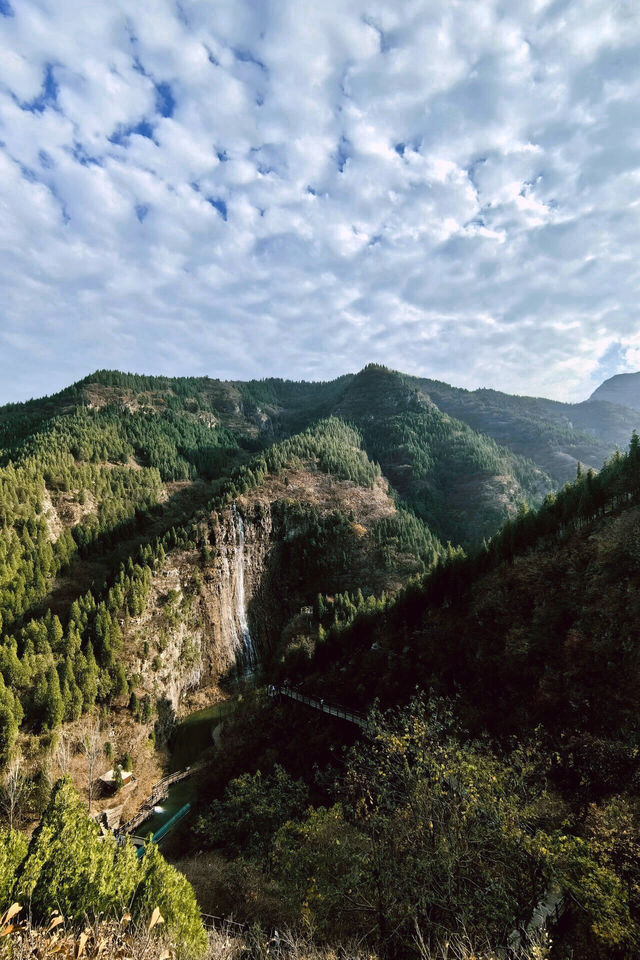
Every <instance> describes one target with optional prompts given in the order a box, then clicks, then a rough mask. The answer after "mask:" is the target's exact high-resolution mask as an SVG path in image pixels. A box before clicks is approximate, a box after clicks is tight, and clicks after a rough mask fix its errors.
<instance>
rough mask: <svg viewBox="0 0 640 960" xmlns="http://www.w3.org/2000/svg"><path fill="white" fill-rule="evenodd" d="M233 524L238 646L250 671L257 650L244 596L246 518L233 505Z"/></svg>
mask: <svg viewBox="0 0 640 960" xmlns="http://www.w3.org/2000/svg"><path fill="white" fill-rule="evenodd" d="M233 526H234V530H235V541H236V542H235V548H234V553H235V561H236V562H235V568H236V622H237V624H238V626H239V627H240V636H238V634H237V631H236V639H237V644H238V647H239V648H240V649H241V650H242V657H243V661H244V666H245V668H246V669H247V671H248V672H249V673H251V672H253V669H254V668H255V665H256V651H255V647H254V645H253V637H252V636H251V631H250V630H249V624H248V622H247V611H246V609H245V597H244V520H243V519H242V517H241V516H240V514H239V513H238V511H237V510H236V505H235V503H234V505H233Z"/></svg>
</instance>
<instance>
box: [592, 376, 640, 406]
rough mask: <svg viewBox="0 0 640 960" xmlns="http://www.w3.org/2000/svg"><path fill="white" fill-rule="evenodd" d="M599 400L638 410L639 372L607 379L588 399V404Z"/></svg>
mask: <svg viewBox="0 0 640 960" xmlns="http://www.w3.org/2000/svg"><path fill="white" fill-rule="evenodd" d="M601 400H606V401H607V402H608V403H617V404H620V405H621V406H624V407H631V409H632V410H640V372H639V373H618V374H617V375H616V376H615V377H609V379H608V380H605V381H604V383H601V384H600V386H599V387H598V388H597V389H596V390H594V391H593V393H592V394H591V396H590V397H589V401H590V402H593V401H601Z"/></svg>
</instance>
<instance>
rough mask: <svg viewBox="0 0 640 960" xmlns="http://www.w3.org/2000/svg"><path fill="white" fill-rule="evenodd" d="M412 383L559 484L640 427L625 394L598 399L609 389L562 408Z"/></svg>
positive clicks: (592, 464)
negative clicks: (580, 465)
mask: <svg viewBox="0 0 640 960" xmlns="http://www.w3.org/2000/svg"><path fill="white" fill-rule="evenodd" d="M409 379H410V382H411V383H413V384H415V385H416V387H417V388H418V389H419V390H420V391H421V392H422V393H424V394H425V395H426V396H428V397H430V399H431V400H432V401H433V402H434V403H436V404H437V405H438V407H439V408H440V409H441V410H443V411H445V412H447V413H449V414H451V415H452V416H455V417H458V418H459V419H460V420H463V421H464V422H465V423H468V424H469V425H470V426H471V427H473V429H474V430H477V431H479V432H480V433H486V434H488V435H489V436H490V437H493V439H494V440H496V442H498V443H500V444H503V445H504V446H506V447H508V448H509V449H511V450H513V451H515V452H516V453H519V454H521V455H523V456H526V457H529V458H530V459H531V460H533V461H534V463H536V464H538V466H540V467H541V468H542V469H543V470H545V471H546V472H547V473H548V474H549V475H550V476H551V477H553V479H554V481H555V482H556V484H561V483H564V482H565V481H566V480H571V479H573V477H574V475H575V472H576V467H577V465H578V463H582V464H584V465H586V466H587V467H593V468H594V469H596V470H597V469H599V468H600V466H601V465H602V463H603V461H604V460H605V459H606V458H607V457H608V456H610V455H611V454H612V453H613V452H614V450H615V449H616V448H620V449H624V448H625V447H626V445H627V443H628V442H629V437H630V436H631V432H632V431H633V430H635V429H636V428H637V427H638V426H639V421H638V413H637V412H636V410H637V405H636V410H634V409H632V408H633V407H634V404H633V403H626V400H625V399H624V398H623V397H622V395H620V397H619V399H614V396H613V395H609V394H607V393H603V394H600V391H601V390H603V387H604V386H605V385H603V387H600V388H598V390H596V391H595V393H594V394H593V395H592V396H591V398H590V399H589V400H588V401H586V402H583V403H559V402H557V401H555V400H545V399H544V398H539V397H518V396H511V395H509V394H506V393H500V392H498V391H497V390H484V389H482V390H461V389H459V388H457V387H451V386H449V384H447V383H440V382H438V381H437V380H423V379H419V378H409ZM625 403H626V406H625V405H624V404H625ZM620 404H622V406H621V405H620Z"/></svg>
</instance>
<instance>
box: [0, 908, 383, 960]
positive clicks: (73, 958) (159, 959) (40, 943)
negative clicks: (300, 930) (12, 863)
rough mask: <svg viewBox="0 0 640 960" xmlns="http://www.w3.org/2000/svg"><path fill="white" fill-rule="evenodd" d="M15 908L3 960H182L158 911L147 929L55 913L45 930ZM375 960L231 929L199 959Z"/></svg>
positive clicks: (0, 944)
mask: <svg viewBox="0 0 640 960" xmlns="http://www.w3.org/2000/svg"><path fill="white" fill-rule="evenodd" d="M20 916H21V907H20V905H19V904H14V905H13V906H12V907H11V908H10V909H9V910H7V911H6V913H4V914H3V915H2V916H1V917H0V957H2V958H5V960H54V957H55V958H56V960H180V958H182V957H183V956H184V951H181V949H180V944H177V943H173V942H172V941H171V939H170V938H169V937H167V936H166V935H165V934H164V933H163V927H162V924H163V919H162V916H161V915H160V911H159V910H158V909H156V910H154V912H153V915H152V917H151V919H150V921H149V923H148V924H147V926H146V927H141V926H136V925H134V924H133V923H132V922H131V918H130V917H129V915H126V916H124V917H123V918H122V920H120V921H106V920H102V921H98V922H96V923H93V924H87V925H86V926H85V927H84V928H83V929H82V930H78V929H76V928H74V927H73V926H71V925H70V924H67V923H66V922H65V919H64V917H62V916H60V915H59V914H54V915H53V916H52V918H51V920H50V922H49V924H48V926H46V927H36V926H33V925H32V924H31V923H29V921H28V920H21V919H20ZM275 957H279V958H281V960H284V958H286V960H375V957H374V956H373V955H371V954H369V953H366V952H364V953H363V952H362V951H360V950H359V949H358V948H357V947H354V948H350V947H340V948H338V949H333V948H322V947H317V946H315V945H314V944H313V942H312V941H311V940H310V939H305V938H299V937H295V936H293V935H291V934H288V933H286V932H285V933H283V934H277V933H276V934H274V935H270V936H267V935H265V934H263V933H261V932H260V931H259V930H257V929H256V930H251V931H248V932H247V933H246V934H244V935H243V936H238V935H237V934H235V933H232V932H230V931H229V930H225V929H220V930H211V931H209V934H208V945H207V950H206V954H205V956H204V957H202V958H201V960H270V958H275Z"/></svg>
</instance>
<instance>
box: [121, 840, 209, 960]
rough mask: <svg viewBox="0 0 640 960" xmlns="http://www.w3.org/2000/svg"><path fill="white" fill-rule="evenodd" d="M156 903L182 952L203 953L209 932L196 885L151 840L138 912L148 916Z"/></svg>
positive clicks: (136, 905)
mask: <svg viewBox="0 0 640 960" xmlns="http://www.w3.org/2000/svg"><path fill="white" fill-rule="evenodd" d="M156 907H157V908H158V909H159V910H160V913H161V914H162V916H163V918H164V921H165V924H166V927H167V930H168V931H169V933H170V934H171V936H172V937H173V938H174V939H175V940H176V942H177V943H178V944H179V945H180V956H181V957H199V956H202V955H203V954H204V952H205V949H206V946H207V935H206V932H205V930H204V927H203V925H202V919H201V917H200V909H199V907H198V904H197V901H196V898H195V894H194V892H193V888H192V887H191V884H190V883H189V882H188V880H187V879H186V878H185V877H183V875H182V874H181V873H180V872H179V871H178V870H176V868H175V867H172V866H171V865H170V864H168V863H167V862H166V860H165V859H164V857H163V856H162V854H161V853H160V851H159V850H158V848H157V846H156V845H155V844H153V843H151V844H147V846H146V848H145V852H144V856H143V857H142V861H141V863H140V872H139V877H138V887H137V891H136V895H135V898H134V901H133V911H134V915H136V914H137V915H138V916H140V917H148V916H150V915H151V914H152V912H153V911H154V910H155V908H156Z"/></svg>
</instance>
